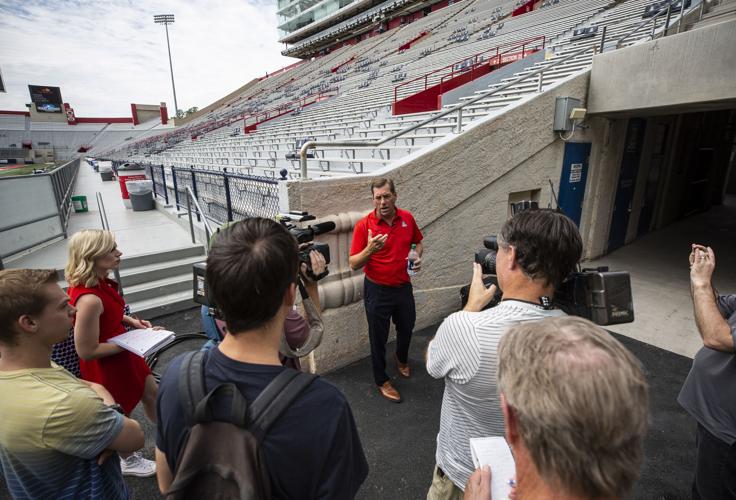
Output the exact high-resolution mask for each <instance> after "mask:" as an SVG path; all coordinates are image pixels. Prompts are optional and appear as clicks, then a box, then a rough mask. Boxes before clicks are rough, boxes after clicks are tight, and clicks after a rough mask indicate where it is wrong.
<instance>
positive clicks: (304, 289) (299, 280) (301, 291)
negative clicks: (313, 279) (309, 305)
mask: <svg viewBox="0 0 736 500" xmlns="http://www.w3.org/2000/svg"><path fill="white" fill-rule="evenodd" d="M296 284H297V286H298V287H299V295H301V296H302V300H306V299H308V298H309V292H307V287H305V286H304V282H303V281H302V278H301V277H299V278H297V280H296Z"/></svg>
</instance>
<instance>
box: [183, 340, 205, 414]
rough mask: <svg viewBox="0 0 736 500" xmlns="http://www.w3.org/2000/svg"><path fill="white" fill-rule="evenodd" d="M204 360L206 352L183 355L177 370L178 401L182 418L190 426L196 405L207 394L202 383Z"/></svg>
mask: <svg viewBox="0 0 736 500" xmlns="http://www.w3.org/2000/svg"><path fill="white" fill-rule="evenodd" d="M206 358H207V352H206V351H193V352H189V353H187V354H185V355H184V359H182V362H181V366H180V368H179V400H180V401H181V404H182V406H183V409H184V417H185V418H186V421H187V423H188V424H189V425H190V426H191V425H192V424H193V422H194V412H195V410H196V408H197V403H199V402H200V401H201V400H202V399H204V397H205V396H206V394H207V393H206V392H205V382H204V364H205V360H206Z"/></svg>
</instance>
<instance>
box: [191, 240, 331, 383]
mask: <svg viewBox="0 0 736 500" xmlns="http://www.w3.org/2000/svg"><path fill="white" fill-rule="evenodd" d="M222 229H224V228H222ZM219 233H220V231H219V230H218V232H217V233H215V234H216V235H218V234H219ZM214 241H215V237H213V238H212V240H211V244H213V243H214ZM308 246H309V244H308V243H303V244H301V245H299V250H303V249H305V248H307V247H308ZM309 259H310V264H311V269H312V272H311V273H310V272H308V271H309V266H307V264H306V263H304V262H302V263H301V264H300V280H301V285H302V286H300V287H299V290H300V293H301V295H302V312H301V314H300V313H299V311H298V310H297V309H296V308H295V309H292V310H290V311H289V314H288V315H287V316H286V320H285V321H284V336H283V338H282V341H281V348H280V354H279V357H280V359H281V363H282V364H283V365H284V366H288V367H291V368H294V369H296V370H301V364H300V362H299V358H300V357H301V356H305V355H307V354H309V352H310V351H311V350H312V349H313V347H312V346H314V347H316V345H319V342H320V340H321V338H322V333H323V331H324V329H323V325H322V318H321V314H320V311H321V307H320V301H319V290H318V287H317V281H316V280H314V279H312V277H313V276H319V275H321V274H323V273H324V272H325V271H326V270H327V263H326V261H325V257H324V256H323V255H322V254H321V253H320V252H317V251H315V250H312V251H311V252H309ZM202 326H203V327H204V330H205V334H206V335H207V337H208V338H209V339H210V340H208V341H207V343H206V344H205V345H204V346H203V347H202V349H203V350H208V349H211V348H212V347H214V346H217V345H218V344H219V343H220V342H221V341H222V339H223V337H224V336H225V334H226V328H225V322H224V321H221V320H218V319H215V318H214V317H213V316H212V314H211V313H210V308H209V307H207V306H202ZM310 333H311V336H310ZM310 340H311V341H310ZM308 341H310V345H306V343H307V342H308ZM315 344H316V345H315Z"/></svg>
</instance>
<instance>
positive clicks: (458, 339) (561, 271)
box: [427, 210, 583, 500]
mask: <svg viewBox="0 0 736 500" xmlns="http://www.w3.org/2000/svg"><path fill="white" fill-rule="evenodd" d="M582 247H583V245H582V240H581V238H580V234H579V233H578V229H577V227H576V226H575V223H574V222H573V221H572V220H570V219H569V218H568V217H566V216H565V215H564V214H562V213H559V212H556V211H553V210H527V211H524V212H520V213H517V214H516V215H514V216H513V217H512V218H511V219H509V220H508V221H507V222H506V223H505V224H504V226H503V228H502V229H501V233H500V234H499V235H498V255H497V256H496V275H497V278H498V285H499V287H500V288H501V290H502V291H503V298H502V300H501V302H500V303H499V304H498V305H497V306H495V307H492V308H490V309H487V310H483V308H484V307H485V306H486V305H487V304H489V303H490V301H491V299H492V298H493V295H494V294H495V292H496V286H495V285H491V286H490V287H488V288H486V287H485V286H484V284H483V279H482V271H481V266H480V264H477V263H475V264H474V265H473V280H472V283H471V286H470V291H469V297H468V302H467V304H466V306H465V308H464V310H463V311H460V312H457V313H454V314H451V315H450V316H448V317H447V318H446V319H445V320H444V321H443V322H442V324H441V325H440V327H439V329H438V330H437V335H436V336H435V338H434V339H433V340H432V341H431V342H430V344H429V348H428V350H427V372H428V373H429V374H430V375H431V376H432V377H434V378H444V380H445V393H444V396H443V398H442V412H441V416H440V431H439V434H438V435H437V452H436V455H435V456H436V460H437V465H436V466H435V470H434V476H433V478H432V485H431V487H430V489H429V492H428V494H427V499H428V500H435V499H456V498H462V496H463V488H464V486H465V484H466V483H467V481H468V478H469V476H470V474H471V473H472V472H473V469H474V466H473V460H472V457H471V454H470V448H469V445H468V440H469V439H470V438H475V437H487V436H503V435H504V421H503V413H502V411H501V405H500V401H499V396H498V389H497V387H496V382H495V375H496V365H497V352H498V344H499V342H500V340H501V337H503V335H504V334H505V333H506V331H507V330H508V329H509V328H510V327H511V326H513V325H515V324H518V323H520V322H524V321H533V320H541V319H544V318H546V317H550V316H562V315H564V314H565V313H564V312H562V311H561V310H559V309H554V308H553V307H552V306H550V300H551V299H552V297H553V295H554V292H555V287H556V286H558V285H559V284H560V283H561V282H562V280H563V279H564V278H565V277H566V276H567V275H568V274H569V273H571V272H572V271H573V270H574V269H575V266H576V264H577V263H578V261H579V260H580V256H581V254H582Z"/></svg>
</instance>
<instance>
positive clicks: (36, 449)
mask: <svg viewBox="0 0 736 500" xmlns="http://www.w3.org/2000/svg"><path fill="white" fill-rule="evenodd" d="M57 279H58V277H57V275H56V271H53V270H52V271H44V270H37V269H8V270H5V271H0V394H2V397H0V422H2V425H0V470H2V473H3V476H4V478H5V485H6V486H7V488H8V490H9V491H10V495H11V496H12V497H13V498H15V499H51V498H53V499H70V500H71V499H73V500H78V499H96V498H99V499H105V500H116V499H125V498H128V490H127V488H126V486H125V483H124V482H123V476H122V474H121V472H120V460H119V458H118V454H117V453H112V451H113V450H114V451H121V452H133V451H136V450H138V449H140V448H141V447H143V431H142V430H141V428H140V425H139V424H138V422H136V421H135V420H131V419H129V418H127V417H125V416H124V415H122V409H120V408H119V407H118V408H115V406H114V405H115V401H114V400H113V399H112V396H111V395H110V393H109V392H108V391H107V390H106V389H105V388H104V387H102V386H101V385H99V384H93V383H88V382H84V381H82V380H79V379H77V378H75V377H74V376H73V375H72V374H71V373H69V372H68V371H66V370H65V369H63V368H61V367H60V366H57V365H56V364H54V363H52V362H51V349H52V347H53V345H54V344H56V343H58V342H60V341H62V340H64V339H66V338H67V335H68V333H69V329H70V328H71V327H72V318H73V317H74V313H75V309H74V307H72V306H71V305H69V297H68V296H67V294H66V293H64V290H62V289H61V287H60V286H59V285H58V284H57Z"/></svg>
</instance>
